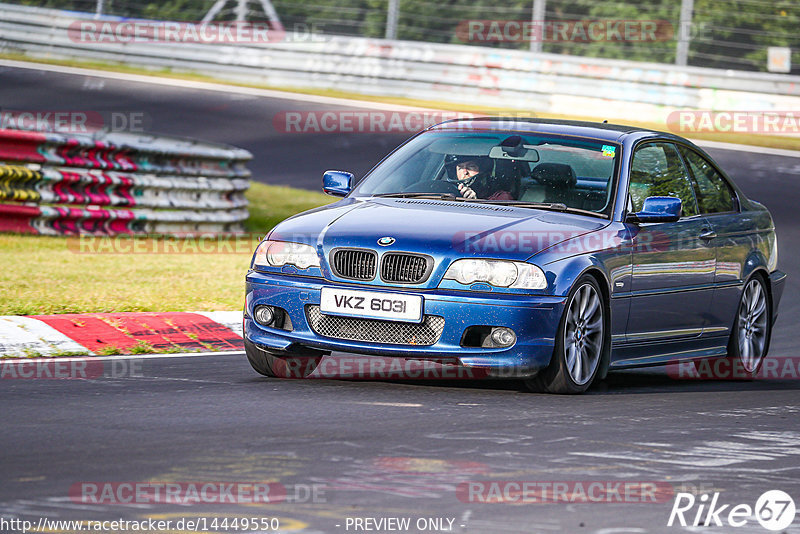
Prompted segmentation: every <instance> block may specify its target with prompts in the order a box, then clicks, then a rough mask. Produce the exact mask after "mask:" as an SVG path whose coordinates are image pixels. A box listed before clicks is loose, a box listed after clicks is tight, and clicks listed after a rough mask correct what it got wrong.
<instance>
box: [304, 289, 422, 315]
mask: <svg viewBox="0 0 800 534" xmlns="http://www.w3.org/2000/svg"><path fill="white" fill-rule="evenodd" d="M319 310H320V311H321V312H322V313H326V314H329V315H347V316H351V317H364V318H367V319H386V320H388V321H406V322H413V323H419V322H421V321H422V295H403V294H399V293H384V292H380V291H351V290H349V289H336V288H332V287H323V288H322V294H321V296H320V305H319Z"/></svg>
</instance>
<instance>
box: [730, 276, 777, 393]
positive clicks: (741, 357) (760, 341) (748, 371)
mask: <svg viewBox="0 0 800 534" xmlns="http://www.w3.org/2000/svg"><path fill="white" fill-rule="evenodd" d="M771 334H772V326H771V321H770V312H769V295H768V294H767V288H766V286H765V285H764V282H763V281H762V280H761V278H759V277H758V276H754V277H753V278H751V279H750V280H749V281H748V282H747V284H746V285H745V286H744V291H742V297H741V299H740V301H739V308H738V311H737V313H736V320H735V321H734V324H733V330H731V338H730V341H729V342H728V356H729V357H732V358H735V359H736V360H738V363H739V364H741V367H740V368H738V369H737V371H744V374H745V377H744V378H752V377H753V375H755V374H756V373H757V372H758V370H759V369H760V368H761V365H762V364H763V363H764V356H766V355H767V350H768V349H769V340H770V335H771Z"/></svg>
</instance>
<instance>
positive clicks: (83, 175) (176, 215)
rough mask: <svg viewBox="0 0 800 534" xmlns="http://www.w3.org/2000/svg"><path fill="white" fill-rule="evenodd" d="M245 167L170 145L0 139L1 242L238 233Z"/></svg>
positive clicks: (236, 156)
mask: <svg viewBox="0 0 800 534" xmlns="http://www.w3.org/2000/svg"><path fill="white" fill-rule="evenodd" d="M251 157H252V156H251V155H250V153H249V152H247V151H246V150H241V149H238V148H233V147H226V146H223V145H215V144H206V143H199V142H197V141H190V140H185V139H178V138H170V137H153V136H145V135H133V134H125V133H105V132H98V133H96V134H93V135H88V134H86V135H78V134H64V133H57V132H35V131H26V130H0V232H3V231H5V232H20V233H33V234H44V235H72V234H94V235H117V234H164V235H182V236H183V235H196V234H209V233H213V234H220V233H238V232H242V231H243V230H244V228H243V226H242V223H243V221H244V220H245V219H247V217H248V212H247V201H246V200H245V198H244V191H245V190H246V189H247V188H248V185H249V180H248V178H249V176H250V173H249V171H248V170H247V169H246V168H245V167H244V164H245V162H246V161H248V160H249V159H251ZM123 208H124V209H123Z"/></svg>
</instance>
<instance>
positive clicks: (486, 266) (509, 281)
mask: <svg viewBox="0 0 800 534" xmlns="http://www.w3.org/2000/svg"><path fill="white" fill-rule="evenodd" d="M444 278H445V279H446V280H455V281H456V282H458V283H459V284H464V285H469V284H472V283H474V282H486V283H488V284H491V285H493V286H497V287H513V288H519V289H544V288H546V287H547V279H546V278H545V276H544V272H543V271H542V270H541V269H540V268H539V267H537V266H536V265H531V264H530V263H524V262H521V261H502V260H479V259H466V260H456V261H454V262H453V263H452V264H451V265H450V267H449V268H448V269H447V272H446V273H445V274H444Z"/></svg>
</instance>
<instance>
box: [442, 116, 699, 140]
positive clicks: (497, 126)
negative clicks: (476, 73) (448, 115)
mask: <svg viewBox="0 0 800 534" xmlns="http://www.w3.org/2000/svg"><path fill="white" fill-rule="evenodd" d="M429 129H433V130H460V131H481V130H513V131H519V132H539V133H549V134H561V135H574V136H579V137H591V138H595V139H601V140H607V141H616V142H622V140H623V138H625V137H629V136H632V137H636V138H644V137H663V138H668V139H674V140H680V141H683V142H686V141H687V140H686V139H684V138H682V137H680V136H677V135H674V134H670V133H666V132H659V131H657V130H649V129H647V128H639V127H636V126H626V125H622V124H609V123H606V122H590V121H574V120H559V119H537V118H526V117H522V118H519V117H476V118H467V119H452V120H448V121H445V122H442V123H439V124H437V125H435V126H431V127H430V128H429Z"/></svg>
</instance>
